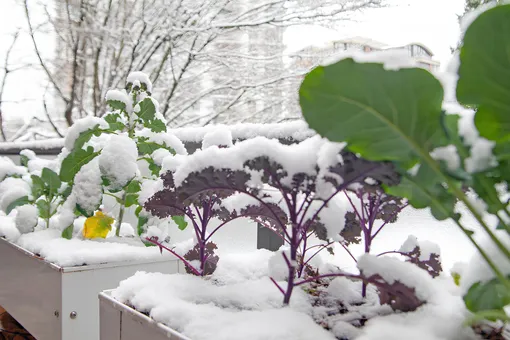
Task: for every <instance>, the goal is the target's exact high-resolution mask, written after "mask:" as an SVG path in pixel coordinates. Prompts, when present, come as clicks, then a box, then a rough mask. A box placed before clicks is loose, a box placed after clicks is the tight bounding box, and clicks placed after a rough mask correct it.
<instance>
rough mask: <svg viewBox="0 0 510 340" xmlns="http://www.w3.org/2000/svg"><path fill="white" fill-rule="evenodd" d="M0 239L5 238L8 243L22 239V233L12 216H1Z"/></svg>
mask: <svg viewBox="0 0 510 340" xmlns="http://www.w3.org/2000/svg"><path fill="white" fill-rule="evenodd" d="M0 237H5V239H6V240H7V241H11V242H14V241H16V240H17V239H18V238H19V237H20V232H19V230H18V229H17V228H16V225H15V223H14V220H13V218H11V217H10V216H5V215H0Z"/></svg>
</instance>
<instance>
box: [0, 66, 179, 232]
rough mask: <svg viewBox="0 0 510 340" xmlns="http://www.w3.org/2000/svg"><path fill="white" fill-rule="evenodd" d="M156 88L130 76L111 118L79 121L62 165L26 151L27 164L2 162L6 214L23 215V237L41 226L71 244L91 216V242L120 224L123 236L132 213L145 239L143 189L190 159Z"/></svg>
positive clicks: (113, 96) (116, 95) (1, 201)
mask: <svg viewBox="0 0 510 340" xmlns="http://www.w3.org/2000/svg"><path fill="white" fill-rule="evenodd" d="M151 88H152V85H151V83H150V80H149V78H148V76H146V75H144V74H143V73H140V72H134V73H132V74H130V75H129V76H128V80H127V83H126V89H124V90H111V91H108V93H107V94H106V101H107V103H108V105H109V106H110V108H111V112H107V113H106V114H105V115H104V116H103V117H86V118H83V119H80V120H78V121H76V122H75V124H74V125H73V126H71V127H70V128H69V130H68V132H67V135H66V137H65V141H64V148H63V149H62V151H61V153H60V154H59V155H58V156H57V158H56V159H55V160H45V159H41V158H38V157H37V156H36V155H35V153H34V152H33V151H31V150H23V151H21V153H20V159H21V165H20V166H16V165H15V164H14V163H13V162H12V161H11V160H10V159H8V158H6V157H3V158H2V159H0V180H1V182H0V209H2V210H3V211H4V212H5V213H6V214H7V215H9V214H10V213H11V211H13V210H14V209H16V210H17V215H16V226H17V227H18V228H19V231H20V232H21V233H26V232H29V231H31V230H33V228H34V227H35V226H36V225H39V226H42V227H51V228H56V229H60V230H62V236H63V237H65V238H71V237H73V234H75V233H73V229H74V221H75V219H77V218H79V217H85V218H87V219H90V220H87V221H88V222H89V223H86V222H85V223H84V225H85V227H84V228H83V231H82V235H83V236H84V237H86V238H92V237H105V236H106V235H107V234H108V231H109V230H111V228H112V224H113V222H114V221H115V225H116V235H117V236H119V233H120V229H121V228H120V226H121V225H122V222H123V217H124V211H125V209H126V208H129V207H133V208H134V210H135V213H136V215H137V217H138V226H137V227H138V228H137V229H138V233H139V234H141V233H142V232H143V231H144V229H146V228H147V223H148V221H149V218H148V217H147V213H146V212H142V204H143V202H142V203H140V202H139V194H140V191H141V188H142V186H143V184H144V183H145V182H151V181H153V180H155V179H157V178H158V177H159V175H160V170H161V167H162V163H163V160H164V159H165V158H167V157H172V156H173V155H176V154H180V155H184V154H187V152H186V149H185V148H184V145H183V143H182V142H181V141H180V140H179V139H178V138H177V137H175V136H174V135H172V134H171V133H169V132H167V128H166V121H165V119H164V118H163V116H162V115H161V114H160V113H159V104H158V102H157V101H156V100H155V99H153V98H152V97H150V91H151ZM152 193H153V192H151V193H149V194H146V196H150V195H152ZM105 195H107V196H110V197H112V198H114V199H115V200H116V202H117V203H118V205H119V214H118V215H117V216H115V219H113V216H109V214H111V212H110V211H102V205H103V203H104V202H103V198H104V197H105ZM18 208H19V209H18ZM34 208H35V209H36V210H34ZM34 211H36V212H37V214H36V216H34ZM126 228H127V227H126ZM128 229H129V228H128ZM94 230H95V231H94Z"/></svg>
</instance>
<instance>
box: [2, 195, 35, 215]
mask: <svg viewBox="0 0 510 340" xmlns="http://www.w3.org/2000/svg"><path fill="white" fill-rule="evenodd" d="M30 203H31V202H30V200H29V199H28V196H23V197H20V198H18V199H15V200H14V201H12V202H11V203H9V205H8V206H7V209H5V213H6V214H7V215H9V214H10V213H11V211H13V210H14V208H16V207H20V206H22V205H25V204H30Z"/></svg>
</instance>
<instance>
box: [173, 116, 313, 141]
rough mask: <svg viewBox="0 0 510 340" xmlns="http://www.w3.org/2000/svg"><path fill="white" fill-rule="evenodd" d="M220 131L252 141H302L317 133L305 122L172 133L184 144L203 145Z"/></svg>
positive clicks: (211, 128)
mask: <svg viewBox="0 0 510 340" xmlns="http://www.w3.org/2000/svg"><path fill="white" fill-rule="evenodd" d="M218 129H223V130H228V131H230V133H231V134H232V139H233V140H238V139H250V138H255V137H257V136H263V137H266V138H277V139H280V138H292V139H294V140H297V141H302V140H304V139H306V138H308V137H311V136H314V135H315V132H314V131H313V130H311V129H310V128H309V127H308V124H306V122H304V121H295V122H288V123H275V124H248V123H247V124H232V125H221V124H219V125H207V126H204V127H187V128H178V129H172V130H171V132H172V133H173V134H175V136H177V138H179V139H180V140H182V141H184V142H196V143H201V142H202V141H203V139H204V136H205V135H206V134H207V133H208V132H211V131H215V130H218Z"/></svg>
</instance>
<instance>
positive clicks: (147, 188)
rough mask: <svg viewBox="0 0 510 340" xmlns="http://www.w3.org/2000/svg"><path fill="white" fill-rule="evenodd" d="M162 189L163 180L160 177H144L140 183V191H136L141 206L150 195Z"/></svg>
mask: <svg viewBox="0 0 510 340" xmlns="http://www.w3.org/2000/svg"><path fill="white" fill-rule="evenodd" d="M163 189H164V186H163V180H162V179H161V178H158V179H144V180H143V181H142V183H141V189H140V192H139V193H138V203H139V204H140V205H141V206H143V205H144V204H145V202H147V200H148V199H149V198H150V197H152V196H153V195H154V194H155V193H156V192H158V191H161V190H163Z"/></svg>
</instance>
